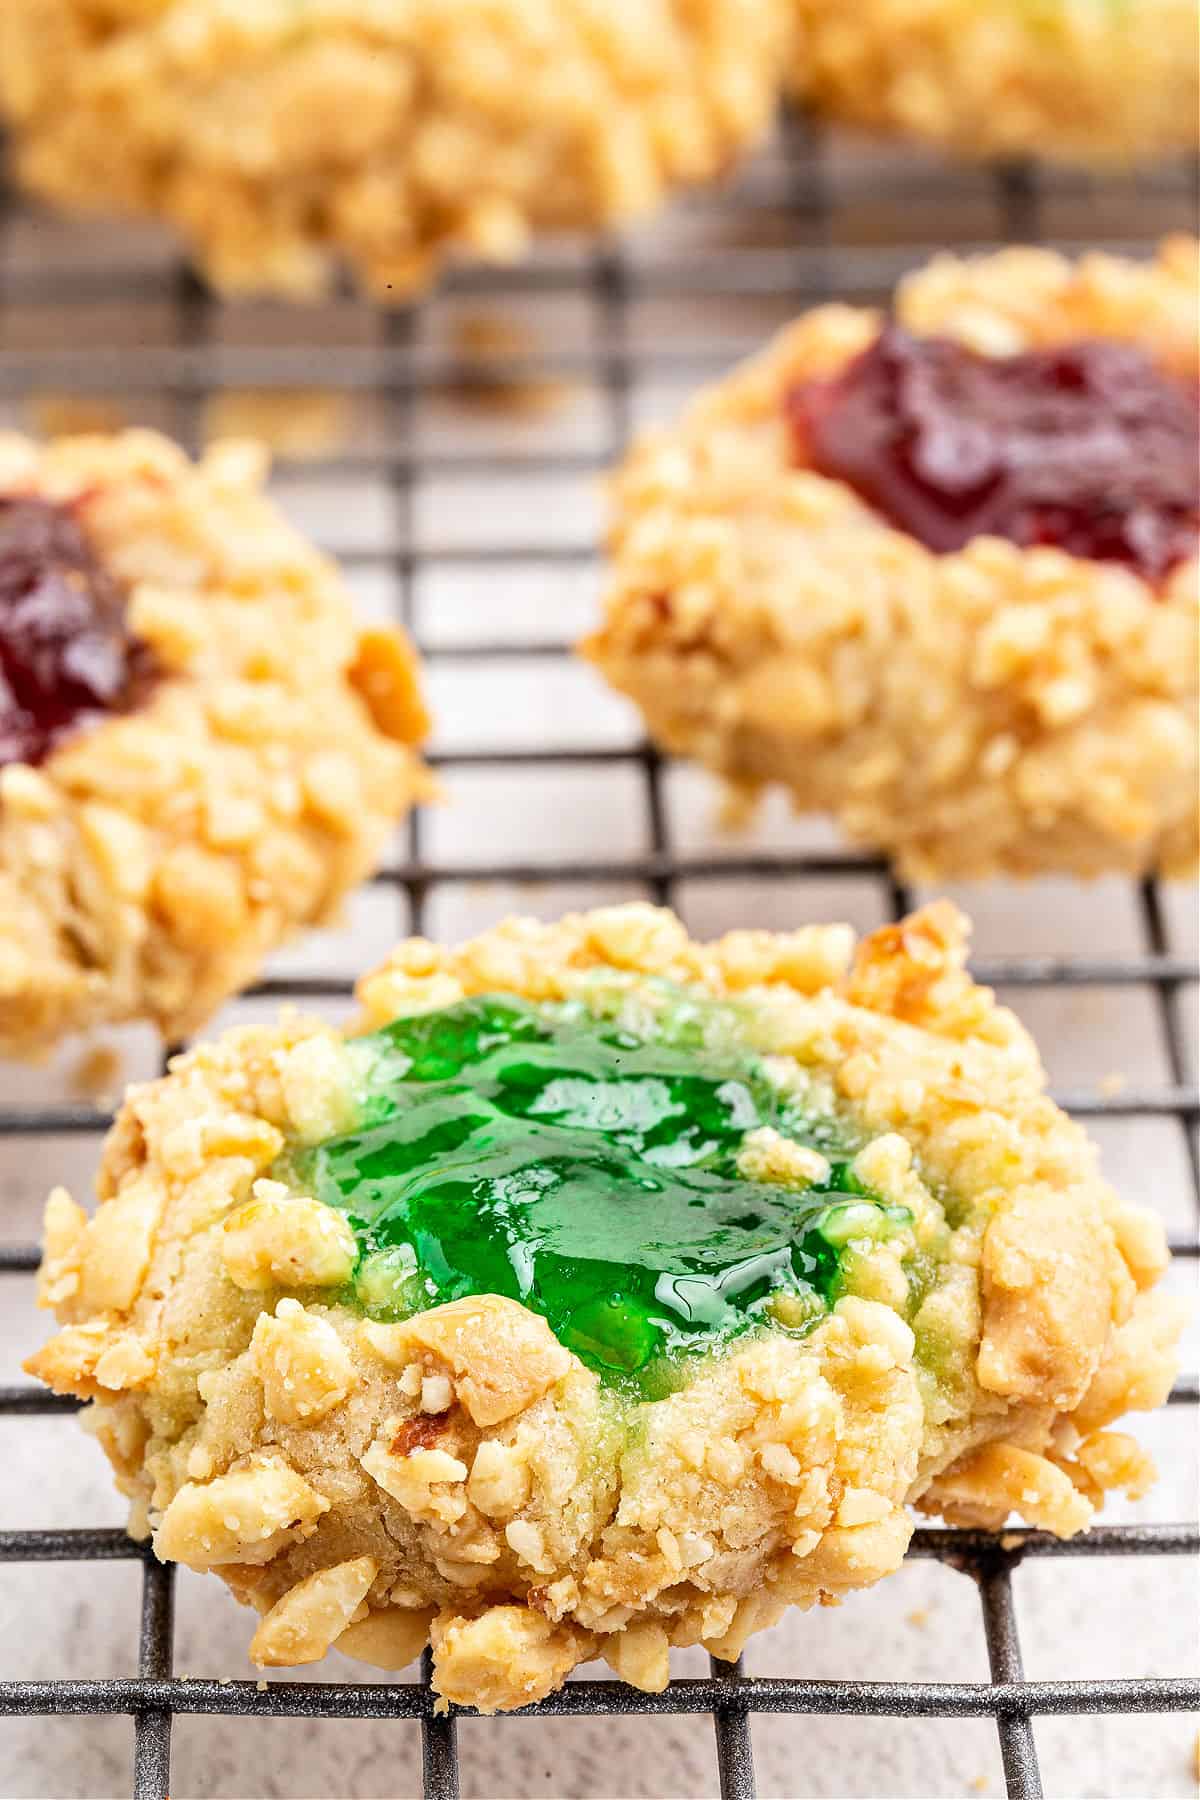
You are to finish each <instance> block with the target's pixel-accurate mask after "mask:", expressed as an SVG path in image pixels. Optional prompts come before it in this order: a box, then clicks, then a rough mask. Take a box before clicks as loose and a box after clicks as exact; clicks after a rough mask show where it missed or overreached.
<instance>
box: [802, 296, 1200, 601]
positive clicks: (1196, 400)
mask: <svg viewBox="0 0 1200 1800" xmlns="http://www.w3.org/2000/svg"><path fill="white" fill-rule="evenodd" d="M785 404H786V408H787V415H788V419H789V421H790V423H791V426H792V429H793V432H794V436H795V442H796V450H797V455H798V458H799V460H800V461H802V462H803V463H805V464H807V465H808V466H809V467H810V468H814V469H817V470H819V471H820V473H821V474H822V475H829V476H833V477H835V478H836V479H837V480H839V481H844V482H846V483H847V484H848V485H849V486H850V487H852V488H853V489H854V490H855V492H856V493H857V494H860V495H861V496H862V498H863V499H864V500H865V501H867V503H868V504H869V505H870V506H872V507H874V508H875V509H876V511H878V512H880V513H882V514H883V515H884V517H885V518H886V519H887V520H888V521H889V522H890V523H891V524H893V525H896V526H898V527H899V529H900V530H901V531H906V532H908V533H909V534H910V536H912V537H915V538H917V539H918V540H919V541H920V542H921V543H922V544H925V545H926V546H927V547H928V548H929V549H930V550H936V551H948V550H960V549H961V548H962V547H963V545H964V544H966V543H969V542H970V540H971V539H972V538H975V537H979V536H981V535H983V534H988V535H990V536H993V537H1004V538H1008V539H1009V540H1010V541H1011V542H1012V543H1014V544H1021V545H1026V546H1027V545H1033V544H1053V545H1055V546H1057V548H1059V549H1061V550H1066V551H1069V552H1070V553H1071V554H1072V555H1073V556H1080V557H1089V558H1094V559H1097V560H1100V561H1103V562H1120V563H1124V564H1126V565H1127V566H1128V567H1129V568H1131V569H1134V570H1135V571H1136V572H1137V573H1138V574H1139V575H1141V576H1143V577H1144V578H1145V579H1146V580H1147V581H1150V582H1157V581H1160V580H1161V579H1162V578H1163V576H1164V575H1166V574H1167V573H1168V572H1169V571H1170V570H1171V569H1172V568H1173V567H1174V566H1175V565H1176V564H1177V563H1179V562H1182V561H1183V560H1184V559H1185V558H1186V557H1188V556H1191V555H1194V554H1195V551H1196V545H1197V533H1198V531H1200V390H1197V388H1196V387H1195V385H1194V384H1193V385H1192V386H1190V387H1189V386H1188V385H1187V384H1186V383H1184V382H1183V381H1181V380H1178V379H1175V378H1173V377H1172V376H1170V375H1167V374H1164V373H1163V372H1162V371H1161V370H1160V369H1158V368H1156V367H1155V365H1154V363H1153V362H1152V361H1151V360H1150V358H1149V357H1148V356H1147V355H1146V353H1145V351H1143V350H1141V349H1139V348H1137V347H1136V346H1135V345H1130V344H1118V343H1112V342H1107V341H1100V340H1094V341H1093V340H1088V341H1084V342H1080V343H1074V344H1063V345H1059V346H1057V347H1055V348H1053V349H1049V350H1034V351H1029V352H1027V353H1025V354H1022V355H1019V356H980V355H978V354H977V353H976V352H975V351H973V350H968V349H967V348H966V347H965V346H963V345H962V344H958V343H955V342H953V341H952V340H951V339H949V338H937V337H932V338H918V337H913V336H912V335H911V334H910V333H909V332H907V331H904V330H903V329H901V327H900V326H898V325H887V326H885V328H884V329H883V331H882V332H881V333H880V335H879V337H878V338H877V339H876V340H875V342H874V343H873V344H872V345H871V346H870V347H869V348H868V349H867V350H864V351H863V352H862V354H861V355H859V356H857V357H856V358H855V359H854V361H853V362H851V363H850V364H849V365H848V367H847V368H845V369H844V370H842V372H841V373H840V374H839V375H836V376H834V377H833V378H832V379H829V380H823V381H808V382H802V383H800V384H799V385H798V386H796V387H794V388H792V389H791V391H790V392H789V394H788V395H787V399H786V402H785Z"/></svg>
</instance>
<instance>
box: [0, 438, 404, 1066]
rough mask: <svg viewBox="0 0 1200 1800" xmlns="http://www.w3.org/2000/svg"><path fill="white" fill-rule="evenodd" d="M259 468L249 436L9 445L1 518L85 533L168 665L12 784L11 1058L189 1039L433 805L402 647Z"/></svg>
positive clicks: (4, 999)
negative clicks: (84, 1032)
mask: <svg viewBox="0 0 1200 1800" xmlns="http://www.w3.org/2000/svg"><path fill="white" fill-rule="evenodd" d="M265 471H266V458H265V455H264V453H263V452H262V451H261V450H260V449H259V448H258V447H257V446H255V445H253V444H244V443H234V442H229V443H225V444H222V445H219V446H217V447H215V448H214V449H213V450H211V451H210V452H209V453H208V454H207V455H206V456H205V457H204V459H203V460H202V461H200V462H199V463H195V464H193V463H191V462H189V460H188V458H187V457H186V456H184V455H183V453H182V452H181V451H180V450H178V449H176V448H175V446H174V445H172V444H170V443H168V442H167V441H166V440H165V439H163V438H161V437H158V436H156V435H154V434H152V433H149V432H138V431H131V432H127V433H125V434H123V435H121V436H118V437H113V438H102V437H95V438H75V439H63V440H60V441H59V442H57V443H53V444H49V445H46V446H44V447H39V446H36V445H34V444H33V443H32V442H30V441H29V440H27V439H25V438H21V437H17V436H14V435H11V434H9V435H0V497H3V498H4V499H5V500H6V501H7V502H8V505H9V508H10V516H12V509H15V511H16V516H20V515H21V514H26V515H28V513H29V511H30V509H33V511H34V512H35V513H36V514H37V516H39V517H43V518H44V517H50V518H54V519H60V520H69V521H70V530H71V533H72V534H73V535H72V555H74V556H75V561H76V565H79V560H80V557H81V556H84V555H85V554H86V558H87V559H89V560H88V561H87V568H88V570H90V571H91V572H92V573H93V574H94V575H95V577H96V579H97V580H99V581H101V582H102V583H103V585H104V592H105V595H106V596H108V597H109V598H110V599H111V600H112V606H113V609H115V608H116V598H115V597H116V596H119V598H120V600H121V601H122V602H123V603H124V612H123V618H122V622H121V627H120V629H121V631H122V632H123V633H127V634H128V636H129V638H130V639H131V640H133V641H135V642H136V643H137V644H138V645H140V646H142V649H141V651H140V652H139V653H138V654H139V657H144V658H146V659H147V660H149V661H152V663H153V667H154V670H155V680H154V682H153V684H152V685H151V686H150V688H149V690H148V691H147V692H145V693H144V694H139V696H138V699H139V703H138V704H137V705H136V706H134V707H133V708H132V709H131V710H126V711H124V712H115V713H112V714H107V715H98V714H97V713H95V712H94V711H90V710H88V709H85V710H84V711H83V712H81V713H79V714H78V715H77V716H76V718H75V721H74V725H75V728H74V729H72V730H71V731H69V732H68V733H66V734H65V735H63V737H62V738H61V741H58V742H57V743H55V744H53V745H52V746H51V747H50V749H49V754H48V755H46V756H45V757H44V758H43V760H42V761H41V762H40V764H39V766H36V767H35V766H33V764H32V763H31V762H30V761H27V760H24V759H20V760H16V761H11V762H8V763H7V765H6V766H5V767H3V768H2V769H0V1048H3V1049H4V1050H5V1051H17V1052H21V1053H24V1052H29V1051H37V1050H39V1049H41V1048H43V1047H45V1045H47V1044H48V1043H49V1042H51V1041H52V1040H53V1039H54V1038H55V1037H57V1036H58V1035H59V1034H61V1033H62V1032H64V1031H67V1030H70V1029H73V1028H78V1027H82V1026H87V1025H89V1024H92V1023H95V1022H97V1021H101V1020H115V1019H121V1018H128V1017H138V1016H148V1017H150V1018H152V1019H154V1020H155V1021H156V1022H158V1023H159V1024H160V1025H161V1026H162V1028H163V1029H164V1030H165V1031H168V1032H172V1033H181V1032H184V1031H186V1030H189V1029H191V1028H193V1027H194V1026H195V1025H197V1024H199V1023H200V1022H201V1021H202V1020H203V1019H204V1018H205V1017H206V1016H207V1014H208V1013H209V1012H210V1011H211V1010H212V1009H213V1008H214V1007H215V1005H216V1004H218V1003H219V1002H220V1001H221V1000H223V999H224V998H225V997H226V996H227V995H228V994H229V993H232V992H234V991H236V989H237V988H238V987H240V986H243V985H244V984H245V982H246V981H247V980H249V979H250V978H251V977H252V976H253V974H254V973H255V972H256V970H257V968H258V966H259V964H260V962H261V960H262V957H263V956H264V954H265V953H266V952H267V951H268V950H269V949H270V948H272V947H273V946H274V945H275V944H276V943H277V942H279V941H280V940H281V939H282V938H284V937H286V936H287V935H288V933H289V932H290V931H292V930H294V929H295V928H296V927H297V926H299V925H301V924H307V923H311V922H315V921H317V920H319V919H320V918H322V917H323V916H325V915H327V914H328V913H329V912H330V910H331V909H332V908H333V907H334V906H335V905H336V903H337V901H338V899H339V898H340V896H341V895H342V894H343V893H344V891H345V890H346V889H347V888H348V887H349V886H350V885H352V883H353V882H355V881H357V880H358V879H360V878H361V876H362V875H363V874H365V873H366V871H367V869H368V868H369V867H370V865H371V862H372V861H373V859H374V857H375V855H376V854H377V853H378V849H379V846H380V845H381V843H382V841H383V838H384V836H385V834H386V832H387V830H388V829H389V827H390V825H391V824H392V823H393V822H394V820H395V819H396V818H397V817H398V816H399V814H400V813H402V812H403V811H404V810H405V808H406V807H407V806H408V805H409V804H410V803H411V801H412V799H413V798H414V797H415V795H417V794H418V793H419V792H420V791H421V789H422V785H423V775H422V771H421V766H420V763H419V760H418V758H417V756H416V753H415V749H414V746H415V744H416V742H417V741H418V740H419V738H420V737H421V736H422V735H423V733H424V730H425V726H426V719H425V713H424V708H423V706H422V703H421V697H420V692H419V688H418V685H417V676H416V664H415V658H414V657H413V654H412V651H411V649H410V648H409V646H408V644H407V642H406V640H405V639H404V638H403V637H402V635H400V634H399V633H397V632H394V631H387V630H362V629H360V628H359V627H358V625H357V624H356V622H355V620H354V617H353V613H352V610H351V607H350V604H349V600H348V597H347V595H346V592H345V590H344V588H343V587H342V584H341V582H340V580H339V578H338V575H337V573H336V571H335V570H334V568H333V567H332V565H331V564H330V563H329V562H328V561H327V560H326V559H325V558H324V557H322V556H320V555H319V554H318V553H317V552H316V551H315V550H314V549H313V548H312V547H311V546H310V545H309V544H307V543H306V542H305V541H304V539H303V538H302V537H301V536H300V534H299V533H298V532H296V531H295V530H294V529H293V528H292V527H291V526H290V525H288V524H287V523H286V522H285V521H284V519H283V518H282V516H281V515H280V514H279V512H278V511H277V510H276V509H275V507H274V506H273V505H272V504H271V503H270V502H269V501H268V500H267V498H266V497H265V496H264V495H263V494H262V492H261V491H260V490H261V485H262V481H263V478H264V475H265ZM39 509H40V510H39ZM64 529H65V528H64ZM75 533H78V534H80V535H79V538H78V541H77V542H76V539H75V536H74V534H75ZM60 536H61V532H60ZM62 547H63V546H62V545H61V543H60V544H59V550H62ZM59 567H60V574H61V576H62V580H63V581H64V582H66V583H68V586H69V585H70V583H72V582H76V581H78V580H82V579H84V572H83V570H82V567H81V566H76V567H75V568H74V569H73V570H72V569H69V568H66V567H65V565H63V564H62V561H61V557H60V565H59ZM56 578H57V577H56ZM26 586H28V583H26ZM73 591H74V592H75V594H76V597H77V598H78V597H79V590H78V587H77V586H76V587H75V588H74V590H73ZM43 597H44V579H43ZM27 598H28V596H27ZM33 601H34V603H35V605H37V604H39V596H38V591H37V590H36V587H35V591H34V594H33ZM106 604H107V601H106ZM8 616H9V617H10V618H11V617H13V616H15V615H13V614H11V613H10V614H9V615H8ZM39 623H40V625H41V626H45V624H46V621H45V619H44V617H42V616H41V615H40V614H39ZM51 623H53V622H51ZM51 635H53V633H51ZM93 639H94V634H93V638H88V637H86V636H85V637H84V638H83V639H76V640H75V648H74V650H73V649H72V646H71V644H69V643H68V644H66V645H65V646H64V648H63V665H64V667H65V666H66V664H67V662H69V658H70V656H71V655H72V654H74V653H75V652H77V651H78V649H79V648H80V646H81V645H83V646H84V647H88V648H89V654H90V652H91V651H92V650H95V649H96V647H97V646H96V645H95V643H94V641H93ZM107 647H108V648H111V638H110V639H109V640H107ZM43 648H44V646H43ZM39 654H40V652H39ZM39 666H42V667H43V670H44V665H39ZM88 667H89V670H90V677H89V678H90V679H92V680H93V681H94V680H95V679H97V678H98V676H97V671H96V667H95V661H94V657H93V659H92V661H91V662H89V665H88ZM117 685H118V687H119V686H120V683H119V681H118V683H117Z"/></svg>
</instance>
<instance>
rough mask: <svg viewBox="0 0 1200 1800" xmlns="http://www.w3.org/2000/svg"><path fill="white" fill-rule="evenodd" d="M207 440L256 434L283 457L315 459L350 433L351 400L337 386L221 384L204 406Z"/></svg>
mask: <svg viewBox="0 0 1200 1800" xmlns="http://www.w3.org/2000/svg"><path fill="white" fill-rule="evenodd" d="M203 434H204V441H205V443H206V444H211V443H213V442H215V441H216V440H217V439H218V438H255V439H257V440H258V442H259V443H263V444H266V445H267V447H268V448H269V449H270V450H273V451H274V452H275V454H276V455H278V456H289V457H293V458H294V459H296V460H297V461H310V460H311V461H316V460H317V459H318V458H320V457H323V456H332V455H335V454H336V453H337V451H339V450H341V449H343V448H344V447H345V445H346V443H347V441H348V440H349V437H350V402H349V400H348V397H347V396H346V395H345V394H344V393H339V392H338V391H337V390H336V389H334V388H291V387H289V388H255V387H248V388H222V389H220V390H219V391H218V392H217V393H214V394H211V395H210V396H209V397H208V399H207V400H206V401H205V404H204V427H203Z"/></svg>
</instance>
